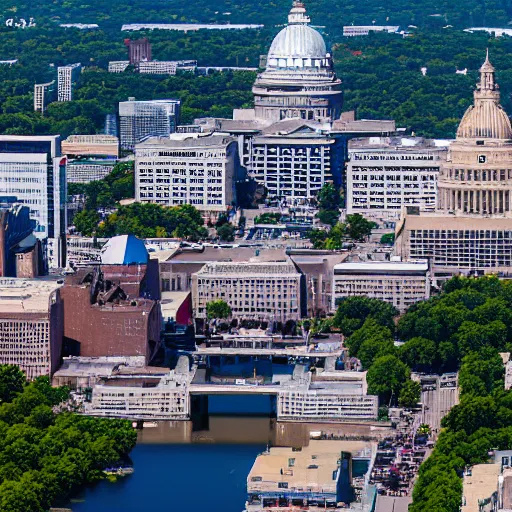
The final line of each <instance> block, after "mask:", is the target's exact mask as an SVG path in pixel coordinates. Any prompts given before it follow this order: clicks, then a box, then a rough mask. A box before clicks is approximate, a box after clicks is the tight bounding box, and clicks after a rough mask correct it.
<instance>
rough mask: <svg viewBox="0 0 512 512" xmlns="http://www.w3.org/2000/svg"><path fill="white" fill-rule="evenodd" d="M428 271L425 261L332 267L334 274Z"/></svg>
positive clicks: (368, 263) (349, 264)
mask: <svg viewBox="0 0 512 512" xmlns="http://www.w3.org/2000/svg"><path fill="white" fill-rule="evenodd" d="M427 271H428V262H427V261H426V260H421V261H415V262H401V261H400V262H399V261H396V262H395V261H372V262H366V261H363V262H351V263H346V262H343V263H338V264H337V265H334V273H335V274H338V275H339V274H373V273H375V274H379V273H386V274H394V273H417V272H419V273H425V272H427Z"/></svg>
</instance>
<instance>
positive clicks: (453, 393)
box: [421, 379, 459, 431]
mask: <svg viewBox="0 0 512 512" xmlns="http://www.w3.org/2000/svg"><path fill="white" fill-rule="evenodd" d="M426 387H429V386H426ZM426 387H424V388H423V389H424V391H423V392H422V393H421V402H422V404H423V413H422V416H423V417H422V423H426V424H427V425H429V426H430V428H432V430H436V429H437V430H438V431H439V429H440V427H441V420H442V419H443V417H444V416H445V415H446V414H447V413H448V412H449V410H450V409H451V408H452V407H453V406H454V405H455V404H457V403H458V402H459V392H458V389H457V387H440V379H437V384H436V385H435V389H425V388H426ZM430 387H432V386H430Z"/></svg>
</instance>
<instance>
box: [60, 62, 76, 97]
mask: <svg viewBox="0 0 512 512" xmlns="http://www.w3.org/2000/svg"><path fill="white" fill-rule="evenodd" d="M81 70H82V66H81V64H80V63H79V62H77V63H75V64H69V65H68V66H60V67H58V68H57V86H58V95H57V99H58V101H71V100H72V99H73V85H74V82H75V81H76V80H77V78H78V75H79V74H80V72H81Z"/></svg>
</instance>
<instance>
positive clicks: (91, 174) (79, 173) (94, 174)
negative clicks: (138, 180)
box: [67, 159, 116, 183]
mask: <svg viewBox="0 0 512 512" xmlns="http://www.w3.org/2000/svg"><path fill="white" fill-rule="evenodd" d="M115 164H116V162H115V160H109V159H103V160H90V159H86V160H85V159H76V160H68V165H67V178H68V183H90V182H91V181H98V180H102V179H103V178H105V177H106V176H108V175H109V174H110V173H111V172H112V169H113V168H114V165H115Z"/></svg>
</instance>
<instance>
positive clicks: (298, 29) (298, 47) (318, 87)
mask: <svg viewBox="0 0 512 512" xmlns="http://www.w3.org/2000/svg"><path fill="white" fill-rule="evenodd" d="M309 23H310V18H309V16H307V14H306V8H305V7H304V4H303V3H302V2H299V1H294V3H293V7H292V9H291V11H290V14H289V16H288V25H287V26H286V27H285V28H283V29H282V30H281V32H279V34H277V36H276V37H275V38H274V41H273V42H272V45H271V46H270V50H269V52H268V56H267V64H266V69H265V71H263V72H262V73H261V74H259V75H258V77H257V79H256V82H255V84H254V87H253V93H254V107H255V114H256V117H257V118H258V119H265V120H269V121H279V120H281V119H288V118H299V119H304V120H317V121H324V120H328V119H337V118H338V117H339V115H340V113H341V105H342V91H341V80H339V79H338V78H337V77H336V74H335V73H334V70H333V62H332V57H331V54H330V53H329V52H328V51H327V48H326V45H325V41H324V39H323V37H322V36H321V35H320V33H319V32H317V31H316V30H315V29H313V28H311V27H310V26H309Z"/></svg>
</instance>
